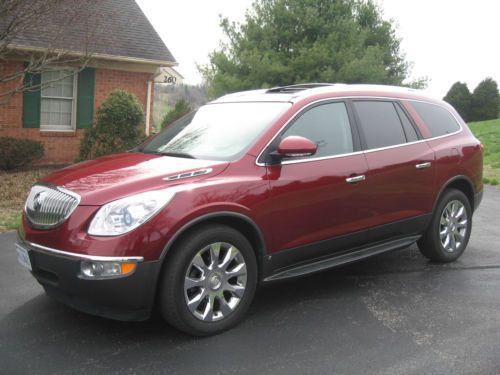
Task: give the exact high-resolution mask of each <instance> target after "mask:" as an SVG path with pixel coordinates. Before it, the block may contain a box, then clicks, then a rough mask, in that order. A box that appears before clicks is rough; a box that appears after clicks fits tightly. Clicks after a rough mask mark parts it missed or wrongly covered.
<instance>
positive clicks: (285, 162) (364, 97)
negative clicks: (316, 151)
mask: <svg viewBox="0 0 500 375" xmlns="http://www.w3.org/2000/svg"><path fill="white" fill-rule="evenodd" d="M345 99H360V100H364V99H380V100H384V99H386V100H400V101H401V100H404V101H413V102H419V103H427V104H431V105H436V106H438V107H441V108H443V109H445V110H447V111H448V112H449V113H450V115H452V116H453V118H454V119H455V121H456V122H457V124H458V127H459V128H460V129H459V130H457V131H456V132H453V133H450V134H444V135H440V136H438V137H431V138H424V139H419V140H418V141H414V142H408V143H402V144H399V145H393V146H386V147H380V148H374V149H370V150H362V151H356V152H351V153H347V154H338V155H332V156H322V157H317V158H309V159H300V160H285V161H283V162H281V163H280V164H279V165H287V164H298V163H308V162H313V161H320V160H328V159H336V158H343V157H346V156H353V155H359V154H363V153H365V154H366V153H369V152H378V151H384V150H389V149H392V148H399V147H405V146H410V145H414V144H417V143H423V142H427V141H433V140H435V139H440V138H445V137H451V136H453V135H456V134H459V133H461V132H463V130H464V129H463V127H462V124H461V122H460V120H459V119H458V118H457V117H456V116H455V114H454V113H453V112H451V111H450V110H448V108H446V106H443V105H440V104H437V103H432V102H429V101H425V100H418V99H405V98H393V97H388V96H387V97H386V96H382V97H379V96H342V97H334V98H327V99H319V100H316V101H314V102H311V103H309V104H308V105H306V106H305V107H303V108H301V109H300V110H299V111H297V112H296V113H294V115H293V116H292V117H290V118H289V119H288V121H287V122H286V123H285V124H284V125H283V126H282V127H281V128H280V129H279V130H278V131H277V132H276V134H275V135H274V136H273V137H272V138H271V140H270V141H269V142H268V143H267V144H266V145H265V146H264V147H263V148H262V150H261V151H260V152H259V155H258V156H257V158H256V159H255V165H257V166H259V167H265V166H266V163H260V162H259V159H260V157H261V156H262V154H263V153H264V151H265V150H266V149H267V148H268V147H269V145H270V144H271V143H272V142H273V141H274V140H275V139H276V137H278V135H279V134H280V133H281V132H282V131H283V129H285V128H286V127H287V126H288V125H289V124H290V122H292V121H293V120H294V119H295V117H297V116H298V115H299V114H300V113H302V112H303V111H304V110H305V109H307V108H309V107H312V106H314V105H316V104H318V103H322V102H329V101H336V100H345Z"/></svg>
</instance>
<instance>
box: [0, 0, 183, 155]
mask: <svg viewBox="0 0 500 375" xmlns="http://www.w3.org/2000/svg"><path fill="white" fill-rule="evenodd" d="M92 7H93V8H92V10H93V14H94V17H95V18H96V19H97V21H96V25H97V27H95V28H94V29H93V30H92V33H93V34H92V38H94V40H96V41H98V43H93V44H92V45H91V46H90V47H88V43H87V44H86V48H87V50H86V52H85V54H86V56H87V57H88V58H87V59H86V65H85V68H84V69H83V70H82V69H81V66H75V65H71V64H69V65H65V66H58V65H57V64H55V65H54V66H53V67H51V69H50V70H47V71H42V73H41V74H26V75H25V77H24V80H25V82H30V83H32V84H40V83H43V82H51V81H54V82H53V83H51V84H50V85H49V86H47V87H42V89H41V90H37V91H25V92H23V93H22V94H16V95H14V96H13V97H12V98H11V99H10V100H8V102H7V103H3V104H2V103H0V137H1V136H9V137H16V138H29V139H35V140H39V141H41V142H42V143H43V144H44V147H45V156H44V158H43V160H41V161H40V162H41V163H43V164H50V163H52V164H60V163H68V162H71V161H73V160H74V159H75V158H76V157H77V156H78V153H79V147H80V141H81V139H82V138H83V135H84V131H85V129H86V128H88V127H90V126H92V122H93V119H94V117H95V111H96V110H97V108H98V107H99V105H100V104H101V103H102V101H103V100H104V99H106V97H107V96H108V95H109V93H110V92H111V91H112V90H115V89H123V90H127V91H129V92H131V93H133V94H134V95H135V96H136V97H137V99H138V101H139V103H140V105H141V106H142V109H143V111H144V114H145V118H144V125H143V126H144V129H145V132H146V134H149V133H150V131H151V127H152V111H153V97H154V92H153V91H154V84H153V83H154V80H155V77H156V76H157V75H158V74H159V72H160V68H161V67H172V66H174V65H177V64H176V62H175V60H174V58H173V56H172V54H171V53H170V51H169V50H168V48H167V47H166V46H165V44H164V43H163V42H162V40H161V39H160V37H159V36H158V34H157V33H156V31H155V30H154V28H153V27H152V25H151V24H150V22H149V21H148V19H147V18H146V16H145V15H144V14H143V12H142V11H141V9H140V8H139V6H138V5H137V4H136V2H135V1H134V0H100V1H95V2H93V3H92ZM60 13H63V16H62V18H61V14H58V15H55V16H54V17H52V18H51V19H49V20H48V22H47V23H48V24H47V25H46V26H47V28H50V27H55V28H57V26H58V24H57V23H58V22H59V21H60V20H61V19H64V12H60ZM85 22H88V19H87V20H86V19H85V17H83V16H82V17H77V18H75V19H74V20H72V27H71V29H72V30H75V32H74V33H72V32H71V30H70V31H69V32H68V33H67V37H65V38H64V39H63V40H62V41H59V42H58V43H59V45H57V47H58V48H61V49H64V50H65V51H71V53H73V52H74V53H75V56H76V55H77V54H78V53H81V51H79V46H82V45H85V42H86V41H85V40H84V38H85V37H86V35H84V33H83V32H81V30H82V25H78V23H82V24H83V23H85ZM73 25H74V28H73ZM0 26H1V25H0ZM78 31H80V32H78ZM46 39H47V38H45V39H44V38H43V37H41V36H40V35H29V33H28V34H26V35H22V36H21V37H18V38H16V39H15V40H14V41H13V43H12V45H11V48H12V52H11V53H10V55H9V58H8V59H7V60H6V61H0V74H1V75H4V76H5V75H6V74H9V73H14V72H19V71H21V70H22V69H23V66H24V64H26V56H29V53H40V52H43V50H44V48H45V49H46V47H45V45H44V43H46ZM60 44H62V45H60ZM72 70H73V71H74V72H75V74H68V72H71V71H72ZM61 77H64V78H63V79H60V78H61ZM16 84H18V83H17V82H9V83H6V84H3V87H2V84H0V92H1V91H2V90H4V91H6V90H8V89H9V85H11V86H13V87H15V85H16Z"/></svg>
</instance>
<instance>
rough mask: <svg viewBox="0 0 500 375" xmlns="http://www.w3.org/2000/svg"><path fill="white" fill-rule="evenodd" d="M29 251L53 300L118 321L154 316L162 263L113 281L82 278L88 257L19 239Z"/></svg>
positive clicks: (37, 275)
mask: <svg viewBox="0 0 500 375" xmlns="http://www.w3.org/2000/svg"><path fill="white" fill-rule="evenodd" d="M18 243H19V244H20V245H21V246H22V247H24V248H25V249H27V250H28V254H29V258H30V262H31V267H32V274H33V276H34V277H35V279H36V280H37V281H38V282H39V283H40V284H41V285H42V286H43V288H44V289H45V292H46V293H47V295H49V296H50V297H52V298H54V299H56V300H58V301H60V302H62V303H64V304H66V305H69V306H71V307H73V308H75V309H76V310H80V311H83V312H85V313H88V314H92V315H98V316H103V317H106V318H110V319H116V320H145V319H147V318H148V317H149V316H150V313H151V310H152V307H153V303H154V298H155V293H156V284H157V279H158V274H159V270H160V262H158V261H154V262H139V263H138V264H137V266H136V269H135V272H134V273H132V274H131V275H128V276H123V277H119V278H112V279H100V280H91V279H82V278H80V277H78V275H79V273H80V263H81V261H82V260H87V259H88V258H94V259H95V258H99V259H101V260H113V259H114V257H88V256H85V255H81V254H76V253H68V252H65V251H61V250H56V249H50V248H47V247H44V246H40V245H36V244H33V243H30V242H27V241H23V240H21V239H18Z"/></svg>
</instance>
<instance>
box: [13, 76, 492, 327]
mask: <svg viewBox="0 0 500 375" xmlns="http://www.w3.org/2000/svg"><path fill="white" fill-rule="evenodd" d="M482 155H483V150H482V145H481V144H480V142H479V141H478V140H477V139H476V138H475V137H474V136H473V135H472V133H471V132H470V130H469V129H468V127H467V125H466V124H465V123H464V121H463V120H462V119H461V118H460V116H459V115H458V114H457V112H456V111H455V110H454V109H453V108H452V107H451V106H449V105H448V104H446V103H444V102H442V101H440V100H435V99H431V98H428V97H426V96H424V95H423V94H422V93H421V92H419V91H415V90H411V89H406V88H397V87H384V86H362V85H337V84H334V85H332V84H304V85H295V86H287V87H279V88H273V89H269V90H257V91H249V92H241V93H236V94H231V95H226V96H224V97H222V98H220V99H217V100H215V101H213V102H211V103H209V104H208V105H205V106H203V107H201V108H199V109H198V110H197V111H196V112H194V113H191V114H189V115H187V116H185V117H184V118H182V119H180V120H179V121H177V122H175V123H174V124H172V125H171V126H169V127H168V128H166V129H165V130H164V131H162V132H161V133H159V134H157V135H156V136H155V137H153V138H151V139H149V140H147V141H146V142H145V143H143V144H142V145H140V146H138V147H137V148H136V149H134V150H131V151H130V152H126V153H121V154H116V155H111V156H106V157H103V158H100V159H97V160H93V161H87V162H84V163H80V164H77V165H73V166H71V167H68V168H65V169H63V170H60V171H58V172H55V173H53V174H52V175H50V176H48V177H46V178H44V179H43V180H42V181H40V182H39V183H37V184H35V185H34V186H33V187H32V189H31V192H30V194H29V197H28V199H27V202H26V206H25V210H24V216H23V223H22V227H21V228H20V231H19V239H18V242H17V244H16V249H17V252H18V258H19V261H20V262H21V263H22V264H24V265H25V266H27V267H28V268H29V269H30V270H31V272H32V274H33V276H34V277H35V278H36V279H37V280H38V281H39V282H40V284H42V286H43V287H44V288H45V291H46V293H47V294H48V295H49V296H52V297H54V298H56V299H58V300H60V301H62V302H64V303H66V304H68V305H71V306H73V307H74V308H76V309H79V310H82V311H85V312H88V313H91V314H96V315H101V316H105V317H110V318H115V319H120V320H141V319H146V318H147V317H148V316H149V315H150V312H151V310H152V308H153V306H154V305H155V304H156V305H157V306H159V308H160V310H161V313H162V315H163V316H164V317H165V319H166V320H167V321H168V322H170V323H171V324H172V325H174V326H175V327H177V328H178V329H180V330H183V331H185V332H188V333H191V334H194V335H209V334H213V333H217V332H220V331H222V330H225V329H227V328H229V327H231V326H233V325H235V324H236V323H237V322H239V321H241V320H242V318H243V316H244V314H245V312H246V311H247V309H248V307H249V305H250V303H251V301H252V298H253V296H254V293H255V289H256V287H257V285H259V284H260V283H265V282H269V281H273V280H282V279H287V278H291V277H296V276H303V275H306V274H310V273H313V272H318V271H322V270H325V269H330V268H333V267H337V266H340V265H343V264H346V263H350V262H354V261H358V260H360V259H364V258H367V257H370V256H372V255H376V254H380V253H384V252H388V251H392V250H396V249H402V248H405V247H407V246H408V245H411V244H413V243H414V242H417V243H418V246H419V248H420V250H421V252H422V253H423V255H424V256H426V257H428V258H429V259H431V260H433V261H438V262H450V261H454V260H455V259H457V258H458V257H459V256H460V255H461V254H462V253H463V251H464V250H465V248H466V246H467V242H468V240H469V237H470V234H471V225H472V214H473V211H474V209H475V208H476V207H477V206H478V205H479V203H480V201H481V198H482V191H483V186H482V182H481V177H482Z"/></svg>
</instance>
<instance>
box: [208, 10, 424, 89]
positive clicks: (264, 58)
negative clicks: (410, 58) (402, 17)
mask: <svg viewBox="0 0 500 375" xmlns="http://www.w3.org/2000/svg"><path fill="white" fill-rule="evenodd" d="M221 27H222V30H223V32H224V34H225V35H226V37H227V39H228V43H226V44H223V45H222V47H221V49H219V50H215V51H213V52H212V53H211V54H210V63H209V64H208V65H205V66H202V67H201V68H200V71H201V72H202V74H203V76H204V78H205V80H206V82H207V84H208V89H209V95H210V96H212V97H214V96H218V95H221V94H224V93H228V92H234V91H238V90H244V89H251V88H266V87H272V86H279V85H286V84H295V83H304V82H345V83H380V84H394V85H402V84H403V82H404V81H405V80H406V79H407V78H408V74H409V63H408V62H407V61H406V60H405V56H404V54H403V53H402V52H401V49H400V39H399V38H397V36H396V32H395V28H394V26H393V24H392V21H387V20H384V19H383V18H382V14H381V10H380V8H379V7H378V6H377V5H376V3H375V2H374V1H373V0H256V1H255V2H254V3H253V5H252V8H251V10H250V11H248V12H247V14H246V18H245V21H244V22H243V23H242V24H241V25H240V24H236V23H234V22H230V21H229V20H228V19H226V18H224V19H222V20H221ZM425 83H426V82H425V80H424V81H422V80H419V81H417V82H416V84H417V85H420V86H422V84H423V85H425Z"/></svg>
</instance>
